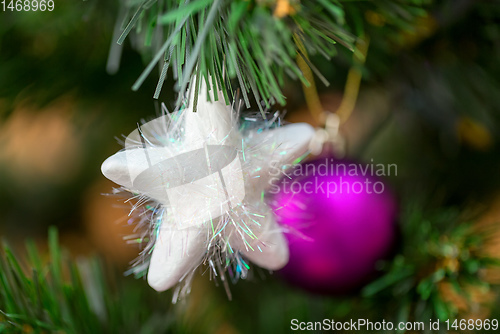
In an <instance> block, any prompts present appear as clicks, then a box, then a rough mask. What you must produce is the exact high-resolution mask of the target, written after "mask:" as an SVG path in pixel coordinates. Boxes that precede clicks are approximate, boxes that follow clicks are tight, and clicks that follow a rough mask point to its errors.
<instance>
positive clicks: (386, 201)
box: [270, 157, 397, 294]
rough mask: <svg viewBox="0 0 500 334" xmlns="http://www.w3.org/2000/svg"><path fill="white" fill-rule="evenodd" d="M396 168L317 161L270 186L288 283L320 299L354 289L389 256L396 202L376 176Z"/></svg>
mask: <svg viewBox="0 0 500 334" xmlns="http://www.w3.org/2000/svg"><path fill="white" fill-rule="evenodd" d="M396 168H397V167H396V166H395V165H382V164H374V163H371V164H360V163H356V162H351V161H347V160H334V159H333V158H331V157H328V158H320V159H316V160H313V161H309V162H306V163H303V164H300V165H297V166H295V167H294V168H293V169H292V170H290V171H285V173H286V174H287V175H288V176H285V177H283V178H281V179H279V180H278V179H277V180H275V181H276V182H273V184H272V186H271V190H270V193H271V197H272V199H271V201H270V202H271V203H270V204H271V206H272V208H273V209H274V210H273V211H274V213H275V215H276V218H277V221H278V223H279V224H280V225H281V226H282V227H283V228H284V230H285V232H286V237H287V240H288V243H289V249H290V261H289V262H288V264H287V265H286V266H285V267H284V268H283V269H282V270H281V271H280V273H281V276H283V277H284V279H285V280H286V281H288V282H290V283H291V284H293V285H296V286H298V287H301V288H304V289H306V290H308V291H312V292H316V293H321V294H341V293H348V292H352V291H353V290H356V289H358V288H359V287H361V286H362V285H363V284H364V283H366V282H367V280H369V279H370V277H371V276H372V275H373V274H374V272H375V266H376V263H377V262H378V261H379V260H381V259H383V258H384V257H386V256H388V254H389V253H390V252H391V249H392V246H393V244H394V239H395V230H396V228H395V226H396V224H395V220H396V214H397V203H396V200H395V198H394V196H393V194H392V193H391V192H390V190H389V189H388V188H387V186H386V184H385V183H383V182H382V181H381V179H380V176H384V175H385V176H389V175H394V173H397V169H396Z"/></svg>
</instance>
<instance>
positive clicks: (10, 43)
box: [0, 0, 500, 333]
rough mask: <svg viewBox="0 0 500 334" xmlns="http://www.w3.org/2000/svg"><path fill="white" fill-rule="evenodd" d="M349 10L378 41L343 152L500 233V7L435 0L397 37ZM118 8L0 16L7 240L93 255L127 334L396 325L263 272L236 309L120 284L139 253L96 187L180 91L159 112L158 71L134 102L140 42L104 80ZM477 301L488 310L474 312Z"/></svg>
mask: <svg viewBox="0 0 500 334" xmlns="http://www.w3.org/2000/svg"><path fill="white" fill-rule="evenodd" d="M384 3H386V2H384ZM387 3H388V2H387ZM344 6H345V12H346V16H347V21H348V23H351V25H352V26H359V25H360V24H361V25H362V26H363V27H362V29H363V30H364V31H365V32H366V34H367V35H369V36H370V37H371V46H370V50H369V53H368V58H367V62H366V64H365V67H364V68H363V79H364V80H363V83H362V86H361V92H360V96H359V100H358V104H357V106H356V109H355V112H354V114H353V116H352V117H351V118H350V119H349V121H348V122H347V123H346V124H345V126H344V128H343V129H342V130H343V133H344V135H345V136H346V138H347V140H348V155H350V156H351V157H353V158H355V159H358V160H366V161H369V160H370V159H372V158H373V159H374V160H376V161H378V162H381V163H384V162H386V163H397V164H398V172H399V175H398V176H397V177H395V178H393V179H391V180H390V182H391V185H392V186H393V187H394V188H395V189H396V190H397V193H398V196H399V198H400V201H401V202H402V203H408V202H415V201H420V202H423V203H425V205H423V207H425V208H426V209H427V208H430V209H433V210H439V209H440V208H444V207H455V208H458V209H459V210H461V211H466V210H469V209H472V210H474V211H477V212H479V213H478V214H477V217H478V218H477V219H476V221H477V223H476V224H479V225H481V224H482V225H488V226H489V227H490V228H491V230H490V232H488V233H490V234H491V236H493V235H495V236H496V234H495V233H496V232H497V231H498V224H497V223H498V221H499V220H500V197H499V196H498V195H499V194H500V192H499V190H500V154H499V153H500V147H499V145H498V144H499V139H500V138H499V134H500V132H499V125H500V103H499V98H500V62H499V61H498V59H500V25H499V24H500V2H498V1H465V0H461V1H434V2H433V3H432V4H429V5H427V6H426V7H425V8H426V10H427V12H428V15H425V16H422V17H418V18H415V19H413V20H412V21H411V24H409V25H408V26H404V27H401V26H398V25H397V24H396V23H395V22H394V21H391V17H388V16H384V13H385V11H384V10H383V6H380V7H377V6H375V5H374V4H373V3H371V2H356V1H354V2H350V1H347V2H345V3H344ZM118 8H119V4H118V3H117V2H116V1H108V2H103V1H90V0H89V1H75V2H57V1H56V6H55V10H54V11H52V12H43V13H41V12H36V13H24V12H9V11H6V12H0V189H1V190H2V191H0V234H1V235H2V236H3V237H4V239H5V240H7V241H8V242H9V243H10V244H11V245H12V246H13V247H14V248H15V249H16V250H17V252H18V253H19V254H23V250H22V249H23V247H21V245H22V243H23V242H24V240H25V239H27V238H31V239H34V240H35V241H36V242H37V244H38V245H39V247H41V249H42V250H44V249H46V248H47V246H46V239H47V230H48V227H49V226H56V227H57V228H58V230H59V235H60V241H61V244H62V245H63V247H65V248H66V249H68V250H69V252H70V253H71V254H72V256H73V258H79V257H82V256H85V257H86V256H90V255H95V254H99V256H100V258H102V259H103V260H104V261H105V263H106V265H105V266H104V267H105V269H104V270H105V272H111V274H110V275H112V276H113V277H115V279H116V281H113V283H110V284H111V287H112V288H116V289H117V291H122V292H123V291H125V290H127V289H128V290H127V291H130V294H129V298H128V299H127V301H128V302H130V303H129V304H127V305H125V304H123V308H127V309H129V310H130V314H133V313H134V311H133V310H134V308H144V310H143V311H137V312H138V313H137V319H135V320H134V321H135V322H134V323H135V324H136V327H130V326H129V327H127V328H128V330H130V331H132V329H133V328H143V332H148V331H149V332H155V330H158V331H160V328H161V329H162V330H165V331H173V332H182V331H185V332H217V333H239V332H243V333H257V332H258V333H286V332H289V322H290V320H291V319H292V318H300V319H304V320H307V321H315V320H321V319H323V318H334V317H335V318H342V319H344V318H345V319H349V318H359V317H361V316H363V317H365V316H372V317H374V318H377V317H380V316H382V314H383V312H389V313H391V312H392V313H393V314H396V313H397V309H396V308H394V309H393V310H391V309H388V310H380V309H379V306H378V305H379V304H378V303H380V302H381V301H380V300H368V299H363V298H361V297H360V296H353V297H349V298H346V297H328V296H312V295H309V294H307V293H306V292H303V291H298V290H296V289H294V288H292V287H289V286H287V285H286V284H285V283H283V282H282V281H280V280H279V278H277V277H276V275H269V274H268V273H266V272H264V271H262V270H259V269H258V268H254V269H255V270H254V274H253V275H252V277H250V278H249V279H248V280H246V281H242V282H239V284H237V285H235V286H234V287H233V289H234V291H233V298H234V301H232V302H230V301H228V300H227V297H226V296H225V294H224V291H223V288H222V287H216V286H215V284H213V283H212V282H209V281H208V278H207V277H206V275H205V276H202V277H201V278H200V279H198V280H197V281H196V282H195V284H194V287H193V292H192V296H191V298H190V300H189V301H185V302H184V303H182V304H181V305H177V306H176V307H173V306H171V304H170V298H171V296H170V295H169V293H168V292H167V293H164V294H156V293H154V292H153V291H151V289H150V288H149V287H148V286H147V284H146V282H145V281H142V280H138V281H136V280H135V279H134V278H132V277H122V275H121V273H122V272H123V271H124V270H125V269H126V268H127V266H128V263H129V262H130V261H132V260H133V259H134V257H135V255H136V254H137V252H138V248H137V247H134V246H131V245H127V244H126V243H125V242H124V241H123V240H122V237H123V236H124V235H127V234H128V233H130V232H131V227H130V226H129V225H128V224H127V220H126V217H125V216H126V213H127V212H126V211H125V210H124V209H123V208H121V207H120V204H121V202H120V200H117V199H116V198H112V197H106V196H102V193H109V192H111V190H112V187H113V184H112V183H111V182H109V181H107V180H106V179H105V178H104V177H103V176H102V175H101V173H100V164H101V163H102V161H104V159H105V158H106V157H108V156H109V155H111V154H112V153H114V152H116V151H117V150H119V149H120V145H119V144H118V142H117V140H116V137H120V136H121V135H122V134H128V133H129V132H130V131H132V130H133V129H134V128H135V127H136V124H137V122H140V120H141V119H147V118H151V117H154V116H155V114H156V113H157V112H158V111H159V102H164V103H165V104H166V105H167V107H172V106H173V104H174V103H173V102H174V101H173V98H174V97H175V94H174V92H173V88H172V87H173V83H172V82H171V81H168V80H167V82H166V83H165V85H164V88H163V92H162V94H161V95H160V99H159V102H158V101H155V100H153V98H152V95H153V92H154V89H155V86H156V80H157V78H158V75H159V73H158V72H159V71H156V72H155V73H154V75H152V76H151V77H150V78H148V79H147V80H146V82H145V84H144V85H143V86H142V87H141V89H140V90H139V91H138V92H132V91H131V89H130V87H131V85H132V84H133V82H134V81H135V79H136V78H137V77H138V76H139V74H140V73H141V71H142V70H143V68H144V66H145V64H146V61H147V60H148V59H149V58H148V57H149V56H148V53H147V52H140V51H137V50H138V49H140V48H137V43H139V42H138V41H134V39H133V38H132V39H129V40H127V42H125V43H124V46H123V50H122V56H121V63H120V67H119V69H118V70H117V71H114V70H113V69H111V70H110V69H109V68H108V71H107V70H106V69H107V62H108V55H109V52H110V48H111V46H112V44H113V43H114V41H115V40H116V35H115V36H113V31H114V29H115V25H116V20H117V17H118ZM381 8H382V9H381ZM360 20H361V21H362V23H360ZM395 27H397V28H395ZM338 49H339V55H338V56H337V57H335V58H334V59H333V60H331V61H327V60H325V59H323V58H321V57H316V56H314V57H313V58H312V59H313V62H314V63H315V64H316V65H317V67H318V68H319V69H320V71H321V72H322V73H323V74H324V75H325V77H326V78H327V79H328V80H329V81H330V82H331V85H330V86H329V87H324V86H322V85H321V84H320V83H318V88H319V91H320V95H321V99H322V102H323V106H324V107H325V108H326V109H328V110H330V111H335V110H336V108H337V107H338V105H339V103H340V101H341V97H342V91H343V89H344V84H345V80H346V75H347V71H348V70H349V68H350V67H351V65H352V60H351V58H352V57H351V54H350V52H348V51H347V50H345V49H342V48H341V47H338ZM109 72H115V73H113V74H110V73H109ZM284 91H285V95H286V96H287V101H288V103H287V106H286V109H287V111H288V114H287V119H288V120H289V121H308V122H310V123H312V124H314V120H313V119H312V117H311V116H310V114H309V113H308V111H307V107H306V106H305V102H304V99H303V94H302V88H301V86H300V83H299V82H292V81H291V82H287V83H286V85H285V87H284ZM403 207H404V204H403ZM422 210H423V209H422ZM401 220H402V221H403V220H404V219H403V218H402V219H401ZM492 231H493V232H492ZM493 240H494V241H493V242H491V243H490V244H488V245H487V246H485V249H486V250H487V251H488V252H490V253H491V254H496V255H498V254H499V252H500V249H499V247H496V244H497V241H498V240H500V239H498V238H496V239H495V238H493ZM402 242H404V239H403V240H402ZM486 280H487V281H488V282H491V283H495V282H496V283H498V282H500V275H499V274H498V273H496V272H494V271H492V272H490V273H489V276H488V277H487V279H486ZM124 289H125V290H124ZM120 293H121V292H120ZM120 293H117V295H118V296H120ZM123 294H125V293H123ZM134 298H135V299H134ZM478 298H479V297H478ZM496 298H497V297H496V295H495V294H494V293H493V292H488V294H487V296H486V297H484V298H483V299H481V298H479V301H475V302H474V300H473V301H472V302H471V300H468V301H457V300H453V301H452V302H453V303H456V304H457V305H460V303H465V306H463V305H462V306H460V307H459V309H460V308H461V310H462V311H463V312H464V314H472V313H473V314H474V316H477V317H487V316H493V315H495V314H497V315H498V310H496V309H495V308H494V307H493V305H495V300H496ZM389 299H390V298H389ZM116 302H117V303H119V301H116ZM483 302H484V303H486V305H487V306H485V307H479V306H478V305H482V303H483ZM144 303H147V304H148V307H144V306H143V305H144ZM472 304H473V305H476V308H474V307H471V305H472ZM387 305H389V304H387ZM150 309H154V310H156V311H157V312H158V314H155V315H154V317H153V316H152V315H151V313H148V312H146V310H150ZM356 312H359V313H361V314H356ZM474 312H475V313H474ZM495 312H497V313H495ZM145 319H146V320H147V321H146V320H145ZM128 321H129V322H130V323H132V320H130V319H129V320H128ZM145 323H147V324H148V325H147V326H146V325H144V324H145ZM148 326H149V327H148ZM108 329H109V328H108ZM82 331H83V330H82ZM123 331H124V332H126V331H127V330H126V329H123ZM109 332H115V331H114V330H113V329H109ZM156 332H157V331H156Z"/></svg>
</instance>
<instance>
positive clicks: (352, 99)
mask: <svg viewBox="0 0 500 334" xmlns="http://www.w3.org/2000/svg"><path fill="white" fill-rule="evenodd" d="M295 42H296V45H297V48H298V50H299V54H298V55H297V65H298V66H299V68H300V70H301V71H302V73H303V74H304V77H305V78H306V80H307V81H308V83H309V85H307V84H305V83H302V89H303V91H304V97H305V100H306V104H307V107H308V109H309V112H310V113H311V115H312V116H313V118H314V120H315V121H316V122H317V123H318V124H320V125H324V123H325V109H323V107H322V105H321V101H320V99H319V95H318V91H317V89H316V84H315V82H314V76H313V73H312V71H311V68H310V67H309V65H308V64H307V62H308V60H309V58H308V55H307V52H306V49H305V47H304V44H303V43H302V41H301V39H300V37H299V36H298V35H297V34H295ZM369 44H370V39H369V38H368V36H361V37H359V38H358V41H357V43H356V48H355V51H354V55H353V65H352V66H351V68H350V69H349V72H348V74H347V79H346V84H345V88H344V95H343V97H342V101H341V103H340V106H339V107H338V108H337V110H336V111H335V114H336V115H337V116H338V117H339V119H340V124H343V123H345V122H346V121H347V120H348V119H349V117H350V116H351V114H352V111H353V110H354V107H355V105H356V100H357V98H358V93H359V87H360V85H361V78H362V67H363V64H364V63H365V61H366V55H367V53H368V46H369ZM304 57H305V58H306V59H307V61H306V59H304Z"/></svg>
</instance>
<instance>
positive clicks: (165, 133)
mask: <svg viewBox="0 0 500 334" xmlns="http://www.w3.org/2000/svg"><path fill="white" fill-rule="evenodd" d="M194 94H195V93H194V89H193V90H192V91H191V92H190V99H189V104H188V106H187V107H186V108H184V109H181V110H179V111H177V112H174V113H170V114H168V113H167V114H166V115H164V116H162V117H159V118H156V119H154V120H153V121H150V122H148V123H145V124H143V125H141V126H140V127H138V129H137V130H135V131H133V132H132V133H131V134H130V135H129V136H128V137H127V138H126V140H125V148H124V150H122V151H120V152H118V153H116V154H114V155H112V156H111V157H109V158H108V159H107V160H106V161H105V162H104V163H103V164H102V173H103V174H104V176H106V177H107V178H108V179H110V180H111V181H113V182H115V183H117V184H119V185H121V186H122V189H124V190H126V191H128V192H129V193H131V194H132V196H133V197H134V198H136V199H137V203H136V205H134V207H133V208H134V209H136V211H137V208H138V207H143V208H145V209H144V210H143V211H142V213H141V215H140V216H141V217H142V218H139V219H140V220H141V221H142V225H147V226H148V227H149V228H148V231H149V235H148V236H147V239H148V240H149V244H148V245H147V246H146V248H145V249H144V250H143V252H142V253H141V254H142V255H143V256H142V257H141V258H140V260H139V261H138V262H136V267H135V269H133V270H135V271H136V272H140V271H143V270H145V268H147V266H148V265H149V267H148V271H147V279H148V283H149V285H150V286H151V287H153V288H154V289H155V290H157V291H164V290H167V289H169V288H171V287H173V286H175V285H178V288H177V291H176V293H175V294H174V300H175V299H176V298H177V296H178V295H179V293H181V294H184V293H187V292H189V283H190V281H191V278H192V276H193V274H194V272H195V270H196V268H197V267H198V266H199V265H200V264H202V263H203V264H207V265H208V266H209V267H210V268H211V269H210V270H211V273H212V274H213V275H215V276H219V277H220V279H221V280H222V281H223V282H224V283H225V278H224V276H225V273H226V272H227V273H229V275H230V276H231V277H233V278H238V277H243V278H244V277H245V276H246V273H247V269H248V264H247V263H246V262H245V259H248V260H250V261H252V262H253V263H255V264H257V265H258V266H260V267H263V268H266V269H269V270H277V269H280V268H282V267H283V266H284V265H286V263H287V261H288V246H287V244H286V241H285V239H284V237H283V235H282V231H281V230H280V228H279V227H278V225H276V223H275V220H274V217H273V213H272V211H271V209H270V208H269V207H268V205H267V204H266V203H265V201H264V194H265V192H266V190H267V189H268V188H269V187H270V186H271V183H272V181H273V179H275V178H278V177H279V174H280V173H281V172H282V170H283V168H284V166H287V165H290V164H291V163H292V162H294V161H295V160H297V159H298V158H300V157H302V156H303V155H304V154H305V153H306V152H307V149H308V145H309V141H310V139H311V138H312V136H313V133H314V130H313V128H312V127H311V126H310V125H308V124H303V123H300V124H290V125H285V126H282V127H278V126H277V124H275V123H276V122H272V121H264V120H261V121H258V120H257V117H256V118H255V119H253V121H254V122H252V119H247V120H246V121H245V122H244V124H243V125H242V124H240V121H239V114H238V112H237V111H235V110H233V108H232V107H231V106H228V105H226V104H225V103H224V102H223V101H224V98H223V96H222V94H221V92H218V93H217V96H214V94H213V93H212V94H211V96H210V101H212V102H210V101H209V100H208V98H207V97H208V94H209V92H208V90H207V87H206V85H205V82H203V83H202V84H201V87H200V90H199V95H198V99H197V106H196V110H193V108H194V104H195V103H194V97H195V96H194ZM141 205H142V206H141ZM145 217H147V218H145ZM139 239H140V241H142V240H144V239H146V238H145V237H144V235H143V237H141V238H139ZM181 282H183V283H184V284H178V283H181Z"/></svg>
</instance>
